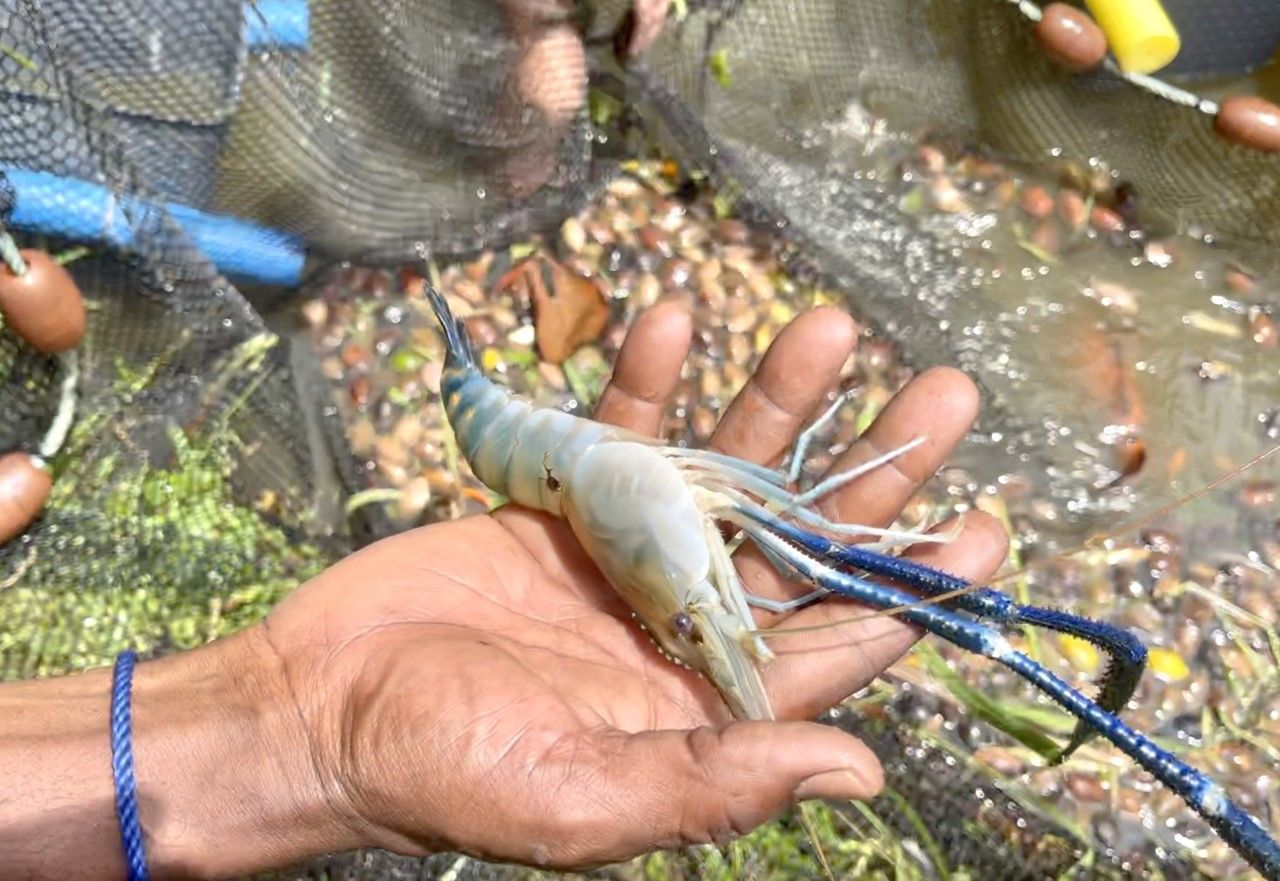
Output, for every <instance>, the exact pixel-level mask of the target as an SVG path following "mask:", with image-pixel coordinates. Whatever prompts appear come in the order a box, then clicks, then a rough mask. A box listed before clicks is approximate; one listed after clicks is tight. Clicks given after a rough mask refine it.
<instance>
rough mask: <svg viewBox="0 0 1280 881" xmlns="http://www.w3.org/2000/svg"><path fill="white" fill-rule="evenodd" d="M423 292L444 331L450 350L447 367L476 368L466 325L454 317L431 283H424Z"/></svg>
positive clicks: (446, 362) (445, 301)
mask: <svg viewBox="0 0 1280 881" xmlns="http://www.w3.org/2000/svg"><path fill="white" fill-rule="evenodd" d="M423 290H424V292H425V293H426V297H427V302H429V303H430V304H431V309H432V310H433V311H434V312H435V313H436V320H438V321H439V322H440V327H441V328H442V329H443V330H444V342H445V346H446V347H447V349H448V356H447V358H446V360H445V366H446V367H450V368H454V369H459V368H461V369H465V368H468V367H475V366H476V354H475V350H474V349H472V348H471V338H470V337H469V336H467V328H466V325H465V324H463V323H462V320H461V319H459V318H457V317H455V316H454V314H453V310H452V309H450V308H449V303H448V301H447V300H445V298H444V294H442V293H440V292H439V291H438V290H436V289H435V288H434V287H432V286H431V284H430V282H424V283H423Z"/></svg>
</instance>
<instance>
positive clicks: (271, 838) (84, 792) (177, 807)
mask: <svg viewBox="0 0 1280 881" xmlns="http://www.w3.org/2000/svg"><path fill="white" fill-rule="evenodd" d="M274 663H275V658H274V656H273V654H272V653H270V652H269V651H264V650H263V648H262V642H261V640H260V639H258V638H257V637H256V636H255V635H254V634H253V633H246V634H242V635H240V636H237V637H234V638H232V639H228V640H223V641H221V642H219V643H215V644H213V645H210V646H207V647H205V648H203V649H200V650H199V651H195V652H188V653H184V654H181V655H177V656H174V657H171V658H165V659H162V660H158V661H154V662H149V663H142V664H139V665H138V667H137V669H136V671H135V673H134V682H133V749H134V764H135V771H136V776H137V785H138V803H139V814H140V817H141V822H142V827H143V831H144V840H145V841H146V848H147V857H148V865H149V867H150V870H151V874H152V877H153V878H155V879H157V881H162V879H165V878H189V877H195V878H213V877H231V876H235V875H240V874H246V873H249V872H254V871H259V870H264V869H269V868H273V867H277V866H282V865H286V864H288V863H290V862H294V861H296V860H299V859H302V858H304V857H306V856H308V855H312V854H318V853H324V852H326V851H331V850H342V849H346V848H349V847H355V846H358V844H359V842H357V841H355V840H353V838H352V836H351V834H350V832H349V831H348V830H347V829H346V828H345V825H344V823H343V822H342V821H341V818H340V817H339V815H338V813H337V812H336V811H334V810H333V809H332V808H331V806H330V805H331V799H330V798H328V797H327V796H328V794H327V793H326V792H325V791H324V788H323V786H322V785H321V783H320V781H321V780H322V779H323V778H322V775H321V774H320V773H318V772H317V768H316V766H315V763H314V760H313V753H312V748H311V744H310V743H309V742H308V738H307V736H306V733H305V728H304V726H303V724H302V722H301V720H300V719H299V718H298V717H297V714H296V710H295V708H294V706H293V704H292V702H291V701H290V700H288V697H287V694H283V693H282V692H281V690H280V689H279V688H278V687H277V685H276V683H278V682H280V681H282V680H283V677H280V676H277V675H276V673H277V671H275V670H273V669H272V665H273V664H274ZM110 691H111V671H110V670H109V669H104V670H95V671H92V672H89V673H85V674H81V675H76V676H70V677H65V678H62V679H55V680H42V681H36V682H25V683H16V684H10V685H5V686H3V687H0V854H4V859H3V860H0V879H8V878H23V879H44V878H49V879H55V878H56V879H59V881H64V879H65V881H79V879H85V881H89V879H93V881H105V879H120V878H123V877H124V860H123V852H122V848H121V844H120V836H119V832H118V826H117V821H116V814H115V801H114V798H115V796H114V792H115V789H114V785H113V782H112V772H111V746H110V735H109V712H110Z"/></svg>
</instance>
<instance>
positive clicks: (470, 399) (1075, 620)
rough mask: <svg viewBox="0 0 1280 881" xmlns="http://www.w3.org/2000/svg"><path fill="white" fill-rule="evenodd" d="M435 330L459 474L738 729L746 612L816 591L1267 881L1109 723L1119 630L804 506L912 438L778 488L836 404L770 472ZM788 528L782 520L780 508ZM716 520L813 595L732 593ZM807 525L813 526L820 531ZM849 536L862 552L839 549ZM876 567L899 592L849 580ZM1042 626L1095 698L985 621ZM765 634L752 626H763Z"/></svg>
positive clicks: (1162, 765) (1145, 741) (896, 536)
mask: <svg viewBox="0 0 1280 881" xmlns="http://www.w3.org/2000/svg"><path fill="white" fill-rule="evenodd" d="M426 294H427V298H428V300H429V301H430V303H431V305H432V308H433V309H434V310H435V313H436V317H437V318H438V319H439V321H440V323H441V326H442V327H443V329H444V335H445V342H446V349H447V353H446V357H445V365H444V370H443V373H442V376H441V384H440V390H441V397H442V399H443V402H444V409H445V412H446V415H447V416H448V419H449V421H450V423H451V424H452V426H453V430H454V433H455V435H456V436H457V439H458V444H459V447H460V448H461V450H462V452H463V455H464V456H465V458H466V460H467V462H468V463H469V464H470V466H471V469H472V471H473V472H474V473H475V475H476V477H478V478H479V479H480V480H481V481H482V482H483V483H484V484H486V485H487V486H488V487H489V488H490V489H492V490H493V491H495V492H498V493H500V494H502V495H505V496H506V497H507V498H509V499H510V500H511V501H513V502H515V503H517V504H520V505H524V506H525V507H528V508H533V509H535V510H540V511H545V512H547V513H549V514H552V515H554V516H556V517H561V518H564V519H565V520H566V521H567V522H568V524H569V526H570V528H571V529H572V531H573V534H574V535H575V536H576V537H577V539H578V541H579V542H580V543H581V545H582V547H583V549H584V550H585V551H586V553H587V555H588V556H589V557H590V558H591V559H592V560H593V561H594V562H595V564H596V566H597V567H598V568H599V570H600V572H601V574H602V575H603V576H604V578H605V580H606V581H607V582H608V583H609V584H610V585H611V586H612V587H613V589H614V590H616V591H617V592H618V594H619V595H620V596H621V597H622V598H623V599H624V600H625V602H626V603H627V604H628V606H629V607H630V608H631V609H632V611H633V614H634V615H635V617H636V618H637V619H638V620H639V622H640V623H641V625H642V626H643V627H644V628H645V630H647V631H648V633H649V635H650V636H651V638H652V639H653V641H654V643H655V644H656V646H657V648H658V649H659V650H660V651H661V652H662V653H663V654H664V655H666V657H668V658H669V659H670V660H672V661H675V662H677V663H680V664H682V665H684V666H686V667H689V668H690V669H693V670H695V671H697V672H698V673H700V674H701V675H702V676H703V677H705V678H706V679H707V680H708V681H709V682H710V683H711V684H712V685H713V686H714V687H715V688H716V690H717V691H718V692H719V694H720V695H721V696H722V698H723V699H724V701H725V703H726V705H727V706H728V708H729V711H730V713H731V714H732V715H733V716H734V717H735V718H739V719H773V718H775V714H774V710H773V707H772V704H771V703H770V700H769V696H768V692H767V691H766V689H765V685H764V679H763V676H762V670H763V669H764V667H765V666H766V665H767V664H768V663H769V662H770V661H771V660H772V659H773V657H774V655H773V652H772V651H771V650H770V649H769V648H768V646H767V645H766V644H765V642H764V640H763V634H762V633H761V632H760V631H758V630H756V628H755V625H754V618H753V615H752V611H751V609H752V608H753V607H754V608H762V609H768V610H771V611H778V612H781V611H789V610H791V609H795V608H799V607H801V606H803V605H807V604H809V603H811V602H817V601H820V600H822V599H823V598H825V597H828V596H831V595H838V596H843V597H848V598H851V599H855V600H858V601H861V602H864V603H867V604H869V605H872V606H875V607H879V608H880V609H886V610H893V611H894V612H896V613H898V614H901V616H902V617H904V618H905V619H907V620H909V621H911V622H913V623H915V624H918V625H920V626H921V627H923V628H924V629H926V630H927V631H929V632H930V633H933V634H934V635H936V636H940V637H942V638H943V639H946V640H948V641H950V642H951V643H953V644H955V645H957V646H959V647H961V648H963V649H966V650H968V651H971V652H975V653H977V654H980V655H983V656H984V657H987V658H990V659H992V660H993V661H995V662H997V663H999V664H1002V665H1003V666H1005V667H1007V668H1008V669H1010V670H1011V671H1013V672H1014V673H1016V674H1017V675H1018V676H1020V677H1022V678H1023V679H1025V680H1026V681H1028V682H1030V683H1031V684H1033V685H1034V686H1035V687H1036V688H1038V689H1040V690H1041V691H1042V692H1044V693H1045V694H1047V695H1048V696H1049V697H1051V698H1052V699H1053V700H1054V701H1056V702H1057V703H1058V704H1059V705H1061V706H1062V707H1064V708H1065V709H1066V710H1068V711H1069V712H1070V713H1071V714H1072V715H1073V716H1075V717H1076V719H1077V727H1076V730H1075V732H1074V733H1073V735H1072V737H1071V740H1070V742H1069V743H1068V744H1067V745H1066V746H1065V747H1064V748H1063V749H1062V750H1061V751H1060V753H1059V754H1058V755H1057V756H1056V758H1055V761H1056V762H1062V761H1065V760H1066V758H1067V757H1068V756H1069V755H1070V754H1071V753H1072V752H1073V751H1074V750H1075V749H1077V748H1078V747H1079V746H1080V745H1082V744H1083V743H1085V742H1086V741H1087V740H1088V739H1089V738H1090V737H1093V736H1098V735H1100V736H1102V737H1104V738H1105V739H1106V740H1108V741H1110V742H1111V743H1112V744H1113V745H1115V746H1116V747H1117V748H1118V749H1120V750H1121V751H1122V752H1123V753H1124V754H1125V755H1127V756H1129V757H1130V758H1131V759H1132V760H1133V761H1135V762H1136V763H1137V764H1138V765H1140V766H1141V767H1142V768H1144V769H1145V770H1147V771H1148V772H1149V773H1151V774H1152V775H1153V776H1154V777H1155V778H1156V779H1158V780H1160V782H1161V783H1163V784H1164V785H1165V786H1167V787H1168V788H1169V789H1170V790H1172V791H1173V792H1175V793H1177V794H1178V795H1179V796H1180V797H1181V798H1182V799H1183V801H1185V802H1186V803H1187V804H1188V805H1189V806H1190V807H1191V809H1192V810H1194V811H1195V812H1196V813H1197V814H1199V815H1200V816H1201V817H1203V818H1204V819H1205V820H1206V821H1207V822H1208V824H1209V825H1210V826H1211V827H1212V828H1213V829H1214V831H1215V832H1217V833H1218V835H1219V836H1221V837H1222V839H1223V840H1224V841H1225V842H1226V843H1227V844H1228V845H1229V846H1230V847H1231V848H1232V849H1233V850H1235V851H1236V852H1237V853H1238V854H1240V855H1241V856H1242V857H1243V858H1244V859H1245V860H1246V861H1248V862H1249V863H1250V864H1251V865H1252V866H1253V867H1254V868H1256V869H1258V870H1259V871H1260V872H1261V873H1262V875H1263V876H1264V877H1265V878H1267V879H1269V881H1280V843H1277V842H1276V841H1275V839H1274V838H1273V837H1272V836H1271V835H1270V834H1269V833H1268V831H1267V830H1266V829H1265V828H1264V827H1263V826H1262V824H1261V823H1259V822H1258V820H1257V819H1256V818H1254V817H1253V816H1252V815H1250V814H1249V813H1248V812H1246V811H1245V810H1243V809H1242V808H1241V807H1240V806H1239V805H1237V804H1236V803H1234V802H1233V801H1231V799H1230V798H1229V797H1228V796H1227V793H1226V792H1225V791H1224V790H1223V788H1222V787H1221V786H1220V785H1218V784H1217V783H1215V782H1214V781H1212V780H1211V779H1210V778H1209V777H1208V776H1206V775H1205V774H1204V773H1202V772H1201V771H1199V770H1197V769H1195V768H1193V767H1191V766H1190V765H1187V764H1186V763H1185V762H1183V761H1182V760H1181V759H1179V758H1178V757H1176V756H1174V755H1173V754H1172V753H1170V752H1168V751H1167V750H1165V749H1163V748H1162V747H1160V746H1158V745H1157V744H1155V743H1154V742H1153V741H1151V740H1150V739H1149V738H1148V737H1146V736H1145V735H1143V734H1140V733H1139V732H1137V731H1135V730H1134V729H1132V728H1130V727H1129V726H1128V725H1127V724H1126V723H1125V722H1124V721H1122V720H1121V719H1120V718H1119V717H1118V716H1117V715H1116V714H1117V713H1118V712H1119V711H1120V710H1121V709H1123V707H1124V706H1125V704H1127V703H1128V701H1129V698H1130V697H1131V696H1132V695H1133V693H1134V690H1135V689H1136V688H1137V684H1138V682H1139V680H1140V678H1141V675H1142V672H1143V669H1144V668H1145V665H1146V658H1147V654H1146V648H1145V646H1144V645H1143V644H1142V642H1141V641H1140V640H1139V639H1138V637H1137V636H1135V635H1134V634H1132V633H1130V632H1128V631H1127V630H1122V629H1120V628H1118V627H1115V626H1112V625H1110V624H1106V623H1104V622H1101V621H1094V620H1091V619H1088V618H1083V617H1080V616H1077V615H1073V614H1071V613H1068V612H1065V611H1062V610H1058V609H1048V608H1040V607H1036V606H1030V605H1023V604H1021V603H1018V602H1015V601H1014V600H1013V599H1012V598H1010V597H1008V596H1006V595H1005V594H1002V593H1000V592H999V591H996V590H993V589H990V588H982V587H977V586H975V585H972V584H969V583H968V582H966V581H964V580H963V579H960V578H957V577H955V576H953V575H949V574H947V573H945V572H940V571H938V570H935V569H932V568H929V567H927V566H923V565H921V564H919V563H914V562H912V561H910V560H907V559H905V558H903V557H900V556H895V555H893V554H889V553H883V551H886V550H889V549H892V548H895V547H901V546H907V545H912V544H917V543H920V542H931V541H932V542H949V541H952V540H953V539H954V538H955V537H956V534H955V533H954V532H952V533H925V532H923V531H910V530H906V531H898V530H892V529H877V528H873V527H868V526H861V525H854V524H842V523H834V522H832V521H830V520H828V519H826V518H824V517H823V516H822V515H821V514H820V513H818V511H817V510H816V509H815V508H814V502H815V501H816V500H817V499H819V498H821V497H822V496H824V495H826V494H828V493H830V492H832V491H834V490H836V489H838V488H839V487H841V486H844V485H845V484H847V483H849V482H850V481H852V480H854V479H856V478H857V477H859V476H861V475H862V474H865V473H867V472H868V471H869V470H871V469H873V468H878V467H880V466H881V465H883V464H885V463H886V462H889V461H892V460H893V459H894V458H896V457H898V456H901V455H902V454H904V453H906V452H907V451H909V450H911V449H914V448H915V447H916V446H918V445H919V443H921V442H922V441H923V438H916V439H915V440H913V441H911V442H910V443H908V444H905V445H903V446H902V447H900V448H898V449H896V450H891V451H889V452H888V453H886V454H885V455H883V456H880V457H879V458H876V459H873V460H871V461H869V462H866V463H864V464H862V465H860V466H858V467H857V468H853V469H850V470H848V471H844V472H841V473H840V474H838V475H836V476H834V477H829V478H827V479H825V480H823V481H822V482H820V483H819V484H818V485H816V486H814V487H813V488H812V489H809V490H807V491H805V492H803V493H795V492H792V491H791V490H790V489H789V488H788V487H789V486H790V485H792V484H794V482H795V480H796V478H797V477H798V475H799V471H800V468H801V466H802V464H803V459H804V456H803V453H804V450H805V448H806V446H807V445H808V444H809V443H810V442H811V440H812V438H813V437H814V436H815V434H816V432H817V431H819V430H820V429H821V428H822V427H823V426H824V425H825V424H827V423H828V422H829V421H830V420H831V419H832V418H833V417H834V415H835V413H836V412H837V409H838V407H839V406H840V405H841V404H842V403H843V401H842V400H837V401H836V402H835V404H833V405H832V407H831V408H830V409H828V410H827V411H826V412H825V413H823V414H822V416H820V417H819V418H818V419H817V420H816V421H815V422H814V423H813V425H811V426H810V427H809V428H808V429H806V430H805V431H804V432H803V433H802V434H801V435H800V437H799V439H798V440H797V443H796V447H795V450H794V451H793V454H792V458H791V466H790V470H789V472H788V473H782V472H780V471H775V470H772V469H769V468H765V467H763V466H760V465H755V464H752V463H750V462H745V461H742V460H740V459H736V458H734V457H731V456H726V455H722V454H719V453H715V452H712V451H708V450H689V449H684V448H680V447H672V446H667V445H665V444H664V443H663V442H662V441H660V440H658V439H656V438H650V437H645V436H643V435H640V434H638V433H635V432H630V431H626V430H624V429H621V428H617V427H614V426H609V425H604V424H601V423H598V422H594V421H591V420H588V419H583V418H580V417H576V416H573V415H571V414H568V413H564V412H562V411H559V410H552V409H548V408H537V407H534V406H533V405H532V404H530V403H529V402H527V401H524V400H522V399H520V398H518V397H517V396H516V395H514V394H513V393H512V392H511V391H510V390H509V389H506V388H504V387H502V386H500V385H498V384H496V383H494V382H493V381H492V380H490V379H488V378H487V377H485V376H484V374H483V373H482V372H481V371H480V368H479V367H478V366H477V364H476V360H475V356H474V353H473V352H472V349H471V344H470V341H469V340H468V338H467V334H466V329H465V327H464V326H463V325H462V323H461V322H459V321H458V320H457V319H456V318H454V317H453V315H452V314H451V312H450V310H449V306H448V304H447V302H446V301H445V299H444V296H443V295H442V294H440V292H439V291H436V290H435V289H433V288H431V287H430V286H429V285H427V286H426ZM784 514H785V515H790V517H791V519H790V520H787V519H783V515H784ZM721 522H724V523H728V524H730V525H732V526H733V527H735V528H736V529H737V530H738V531H739V532H740V533H741V534H742V535H743V536H745V537H746V538H747V539H749V540H750V541H752V542H753V543H754V545H755V546H756V547H757V548H758V549H759V550H760V551H761V552H762V553H763V554H764V556H765V558H766V559H768V560H769V561H770V563H772V565H773V566H774V567H775V568H776V569H777V570H778V571H779V572H780V573H781V574H783V575H784V576H785V577H788V578H790V579H793V580H797V581H807V582H810V583H812V584H814V585H815V589H814V590H812V591H810V592H809V593H806V594H804V595H803V596H800V597H797V598H795V599H791V600H773V599H768V598H764V597H756V596H753V595H751V594H749V593H748V592H747V591H746V590H745V589H744V587H743V585H742V583H741V581H740V580H739V579H738V576H737V573H736V570H735V568H734V565H733V559H732V556H731V554H730V551H729V548H728V544H727V543H726V540H725V538H724V536H723V535H722V533H721V532H720V529H719V525H718V524H719V523H721ZM822 533H825V534H822ZM840 535H859V536H869V537H875V538H877V541H874V542H865V543H859V544H853V543H845V542H841V541H839V540H838V538H835V537H833V536H840ZM866 575H877V576H881V577H883V578H885V579H888V580H889V581H890V582H898V583H901V584H905V585H907V586H909V587H911V588H913V589H914V590H916V591H917V592H918V593H920V594H923V595H924V597H925V599H924V600H923V601H922V600H921V598H920V596H918V595H916V594H912V593H909V592H907V591H905V590H903V589H901V588H899V587H896V586H894V584H892V583H879V582H872V581H869V580H867V579H866V578H865V577H864V576H866ZM1019 624H1020V625H1024V626H1031V627H1038V628H1044V629H1048V630H1052V631H1055V632H1057V633H1063V634H1068V635H1071V636H1075V637H1078V638H1080V639H1084V640H1086V641H1088V642H1090V643H1092V644H1093V645H1095V646H1097V647H1098V648H1099V649H1101V650H1102V651H1103V652H1105V653H1106V654H1107V656H1108V657H1109V659H1110V663H1109V664H1108V669H1107V673H1106V675H1105V676H1104V678H1103V682H1102V684H1101V686H1100V688H1099V694H1098V698H1097V700H1094V699H1091V698H1089V697H1086V696H1085V695H1084V694H1082V693H1081V692H1079V691H1077V690H1076V689H1075V688H1073V687H1072V686H1071V685H1070V684H1068V683H1067V682H1066V681H1064V680H1063V679H1061V678H1060V677H1058V676H1057V675H1056V674H1054V673H1053V672H1052V671H1050V670H1048V669H1046V668H1045V667H1043V666H1042V665H1040V664H1039V663H1037V662H1036V661H1035V660H1033V659H1032V658H1030V657H1028V656H1027V655H1025V654H1024V653H1022V652H1020V651H1018V650H1017V649H1015V648H1014V646H1013V645H1012V643H1010V642H1009V640H1008V639H1007V638H1006V637H1005V636H1004V635H1003V634H1002V633H1001V632H1000V631H999V629H997V628H1005V627H1010V626H1013V625H1019ZM765 633H767V631H766V632H765Z"/></svg>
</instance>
